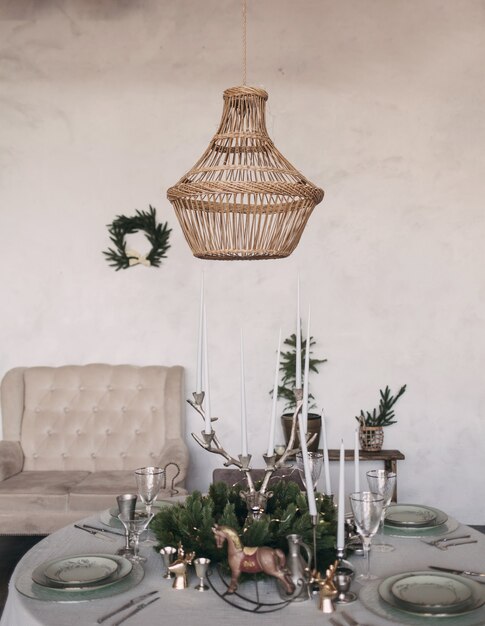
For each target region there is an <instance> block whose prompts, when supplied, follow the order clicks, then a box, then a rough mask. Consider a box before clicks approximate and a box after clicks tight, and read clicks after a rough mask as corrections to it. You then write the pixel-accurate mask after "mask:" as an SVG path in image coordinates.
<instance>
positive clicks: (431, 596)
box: [378, 571, 485, 618]
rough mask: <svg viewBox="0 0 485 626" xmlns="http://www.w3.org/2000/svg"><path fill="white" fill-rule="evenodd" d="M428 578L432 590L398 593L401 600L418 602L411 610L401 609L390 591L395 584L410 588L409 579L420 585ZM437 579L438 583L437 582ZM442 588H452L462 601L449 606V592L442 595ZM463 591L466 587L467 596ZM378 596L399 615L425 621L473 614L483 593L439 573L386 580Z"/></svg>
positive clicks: (469, 583) (408, 574)
mask: <svg viewBox="0 0 485 626" xmlns="http://www.w3.org/2000/svg"><path fill="white" fill-rule="evenodd" d="M431 578H432V579H433V581H434V585H435V588H434V589H431V588H428V589H427V590H425V589H424V588H423V587H422V591H421V593H419V592H418V590H417V588H415V589H414V591H413V592H412V593H411V592H406V591H405V590H404V588H402V589H401V593H402V597H407V598H408V599H411V598H414V599H415V600H418V602H417V603H416V604H413V606H409V605H408V606H405V604H404V603H403V602H402V601H400V600H399V599H398V598H397V597H396V595H395V594H394V593H393V590H394V589H396V588H397V584H398V583H400V581H402V580H406V584H407V585H408V586H409V585H412V580H413V579H416V581H421V582H423V581H424V580H425V579H426V581H427V582H428V583H429V582H430V581H431ZM440 579H441V580H442V582H440ZM446 585H454V589H455V592H456V593H457V594H458V595H459V596H460V597H461V599H462V601H461V602H460V603H459V604H455V605H454V606H453V605H452V604H453V603H452V602H451V598H452V596H453V595H454V594H453V592H451V593H450V592H448V593H446V592H445V587H446ZM438 587H439V591H438ZM463 587H466V588H467V589H468V590H469V595H468V596H467V593H466V590H464V589H463ZM378 593H379V596H380V598H381V600H383V601H384V602H385V603H387V604H389V605H390V606H391V607H393V608H397V609H399V610H400V611H405V612H406V613H411V614H413V615H420V616H427V617H440V618H443V617H451V616H455V617H458V616H459V615H465V614H466V613H470V612H471V611H475V610H476V609H478V608H479V607H481V606H482V604H483V603H484V602H485V594H484V593H483V589H482V588H481V587H480V585H479V584H478V583H477V582H475V581H474V580H469V579H465V578H462V577H460V576H455V575H454V574H441V573H439V572H436V574H435V573H430V572H426V571H424V572H423V571H421V572H406V573H404V574H396V575H394V576H390V577H389V578H386V579H385V580H383V581H382V582H381V583H380V585H379V587H378ZM446 599H448V601H449V602H450V605H449V606H448V605H447V604H446V601H447V600H446ZM440 603H441V604H440Z"/></svg>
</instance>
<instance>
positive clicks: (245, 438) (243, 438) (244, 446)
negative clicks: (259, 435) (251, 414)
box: [241, 328, 248, 456]
mask: <svg viewBox="0 0 485 626" xmlns="http://www.w3.org/2000/svg"><path fill="white" fill-rule="evenodd" d="M241 449H242V452H241V454H242V456H248V431H247V417H246V382H245V377H244V338H243V331H242V328H241Z"/></svg>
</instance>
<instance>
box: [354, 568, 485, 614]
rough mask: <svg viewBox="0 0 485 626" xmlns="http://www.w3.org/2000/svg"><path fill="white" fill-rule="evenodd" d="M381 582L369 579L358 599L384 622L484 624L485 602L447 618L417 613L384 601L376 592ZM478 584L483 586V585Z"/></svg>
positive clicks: (360, 591)
mask: <svg viewBox="0 0 485 626" xmlns="http://www.w3.org/2000/svg"><path fill="white" fill-rule="evenodd" d="M422 573H426V572H422ZM428 573H429V571H428ZM400 575H401V576H402V574H400ZM381 584H382V581H381V580H371V581H369V582H368V583H367V584H365V585H364V586H363V587H361V589H359V600H360V602H361V603H362V604H363V606H364V607H365V608H366V609H368V610H369V611H371V612H372V613H375V614H376V615H378V616H379V617H380V618H382V620H383V621H384V623H385V624H404V625H405V626H445V625H446V626H484V624H485V604H483V605H481V606H479V607H477V608H476V609H474V610H472V611H470V613H463V614H461V615H455V616H448V617H447V618H446V617H439V616H432V615H417V614H414V613H407V612H406V611H403V610H402V609H398V608H394V607H393V606H391V605H390V604H388V603H387V602H384V600H382V599H381V597H380V596H379V593H378V587H379V586H380V585H381ZM480 586H481V587H485V585H480ZM484 591H485V590H484ZM365 622H366V623H367V624H371V623H372V620H369V619H368V618H367V619H366V620H365Z"/></svg>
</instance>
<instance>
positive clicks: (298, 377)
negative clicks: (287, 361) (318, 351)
mask: <svg viewBox="0 0 485 626" xmlns="http://www.w3.org/2000/svg"><path fill="white" fill-rule="evenodd" d="M295 356H296V371H295V387H296V389H301V319H300V276H299V275H298V285H297V292H296V353H295Z"/></svg>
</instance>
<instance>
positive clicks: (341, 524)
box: [337, 439, 345, 550]
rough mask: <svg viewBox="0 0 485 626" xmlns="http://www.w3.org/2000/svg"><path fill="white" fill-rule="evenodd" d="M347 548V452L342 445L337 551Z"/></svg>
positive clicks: (342, 444)
mask: <svg viewBox="0 0 485 626" xmlns="http://www.w3.org/2000/svg"><path fill="white" fill-rule="evenodd" d="M344 548H345V450H344V440H343V439H342V443H341V444H340V472H339V484H338V516H337V550H343V549H344Z"/></svg>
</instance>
